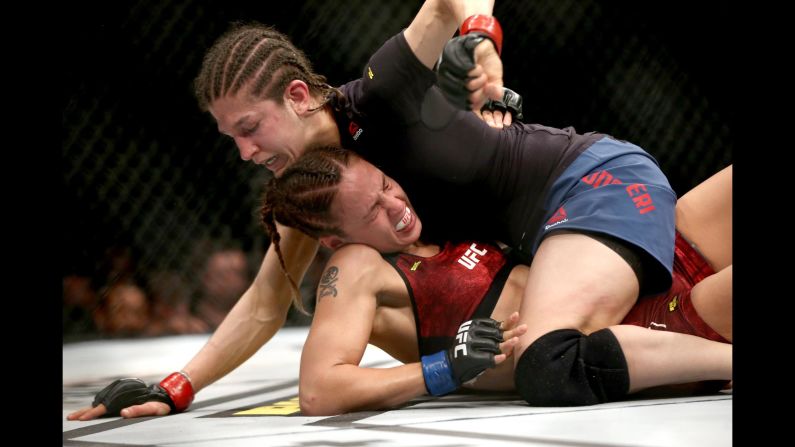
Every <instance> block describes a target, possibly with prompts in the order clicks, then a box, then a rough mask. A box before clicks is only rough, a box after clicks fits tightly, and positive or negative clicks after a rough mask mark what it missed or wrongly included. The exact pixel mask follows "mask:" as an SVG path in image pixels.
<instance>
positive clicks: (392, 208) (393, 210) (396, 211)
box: [384, 194, 406, 219]
mask: <svg viewBox="0 0 795 447" xmlns="http://www.w3.org/2000/svg"><path fill="white" fill-rule="evenodd" d="M384 208H385V209H386V210H387V214H388V215H389V218H390V219H398V218H400V217H403V214H404V213H405V212H406V202H404V201H403V200H401V199H399V198H397V197H394V196H390V195H388V194H385V195H384Z"/></svg>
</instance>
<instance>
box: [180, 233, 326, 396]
mask: <svg viewBox="0 0 795 447" xmlns="http://www.w3.org/2000/svg"><path fill="white" fill-rule="evenodd" d="M279 233H281V235H282V242H281V249H282V252H283V253H284V261H285V264H286V266H287V269H288V271H289V273H290V275H291V276H292V278H293V279H294V280H295V281H296V283H298V284H300V283H301V279H302V278H303V277H304V274H305V273H306V270H307V269H308V268H309V265H310V263H311V262H312V259H314V257H315V254H316V253H317V248H318V243H317V241H315V240H314V239H312V238H310V237H308V236H306V235H304V234H303V233H300V232H298V231H297V230H293V229H287V228H285V227H281V226H279ZM293 293H294V292H293V290H292V288H291V286H290V283H289V282H288V281H287V278H286V277H285V276H284V273H283V272H282V271H281V267H280V266H279V260H278V257H277V255H276V253H275V250H274V248H273V247H270V248H269V249H268V252H267V254H266V255H265V259H264V260H263V262H262V266H261V267H260V270H259V272H258V273H257V277H256V278H255V279H254V282H253V283H252V285H251V287H249V289H248V290H246V292H245V293H244V294H243V296H242V297H241V298H240V300H238V302H237V303H236V304H235V306H234V307H233V308H232V310H231V311H230V312H229V314H228V315H227V316H226V318H224V321H223V322H222V323H221V325H220V326H218V329H216V331H215V333H214V334H213V335H212V337H210V340H209V341H208V342H207V344H206V345H205V346H204V347H203V348H202V349H201V351H199V353H198V354H196V356H195V357H194V358H193V359H191V361H190V362H189V363H188V364H187V365H186V366H185V368H183V371H185V372H186V373H188V375H190V377H191V381H192V385H193V389H194V391H195V392H198V391H199V390H200V389H202V388H204V387H206V386H207V385H210V384H211V383H213V382H215V381H216V380H218V379H220V378H221V377H223V376H224V375H226V374H228V373H229V372H230V371H232V370H233V369H235V368H237V367H238V366H240V365H241V364H242V363H243V362H245V361H246V360H247V359H248V358H250V357H251V356H252V355H254V353H255V352H257V350H258V349H259V348H261V347H262V345H263V344H265V343H266V342H267V341H268V340H270V339H271V337H273V335H274V334H275V333H276V331H278V330H279V328H281V327H282V326H283V325H284V321H285V319H286V318H287V312H288V311H289V310H290V304H291V302H292V301H291V297H292V296H293Z"/></svg>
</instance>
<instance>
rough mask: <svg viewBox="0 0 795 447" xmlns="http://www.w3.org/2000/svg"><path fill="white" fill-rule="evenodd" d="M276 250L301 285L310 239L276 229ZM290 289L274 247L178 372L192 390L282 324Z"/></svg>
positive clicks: (139, 409) (156, 409)
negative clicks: (278, 240) (278, 247)
mask: <svg viewBox="0 0 795 447" xmlns="http://www.w3.org/2000/svg"><path fill="white" fill-rule="evenodd" d="M278 229H279V234H281V235H282V239H281V249H282V253H283V254H284V261H285V264H286V265H287V268H288V271H289V272H290V275H291V276H292V277H293V279H295V280H296V282H297V283H300V281H301V279H302V278H303V276H304V273H305V272H306V270H307V268H309V264H310V263H311V262H312V259H313V258H314V256H315V254H316V253H317V248H318V243H317V241H316V240H315V239H312V238H310V237H309V236H306V235H304V234H303V233H301V232H300V231H298V230H294V229H292V228H287V227H283V226H279V228H278ZM292 293H293V292H292V288H291V287H290V283H289V281H288V280H287V278H286V277H285V276H284V274H283V273H282V271H281V268H280V266H279V259H278V257H277V255H276V251H275V250H274V248H273V246H271V247H269V248H268V252H267V253H266V255H265V259H264V260H263V262H262V266H261V267H260V269H259V272H258V273H257V277H256V278H255V279H254V282H253V283H252V284H251V286H250V287H249V288H248V290H246V292H245V293H244V294H243V296H242V297H241V298H240V299H239V300H238V302H237V303H236V304H235V306H234V307H233V308H232V310H231V311H230V312H229V314H228V315H227V316H226V318H224V321H223V322H222V323H221V325H220V326H218V329H217V330H216V331H215V333H214V334H213V335H212V337H210V340H209V341H207V344H206V345H204V347H203V348H202V349H201V350H200V351H199V352H198V353H197V354H196V356H194V357H193V359H191V361H190V362H188V364H187V365H186V366H185V367H184V368H183V369H182V371H184V372H186V373H187V374H188V375H189V376H190V378H191V384H192V386H193V390H194V392H198V391H199V390H201V389H202V388H204V387H206V386H208V385H210V384H211V383H213V382H215V381H216V380H218V379H220V378H221V377H223V376H225V375H226V374H227V373H229V372H230V371H232V370H234V369H235V368H237V367H238V366H240V365H241V364H242V363H243V362H245V361H246V360H248V358H249V357H251V356H252V355H253V354H254V353H255V352H257V350H259V348H261V347H262V345H264V344H265V343H266V342H267V341H268V340H270V339H271V337H273V335H274V334H275V333H276V331H277V330H279V328H281V327H282V326H283V325H284V321H285V319H286V317H287V311H288V310H289V309H290V304H291V296H292ZM168 413H169V407H168V405H166V404H164V403H162V402H147V403H145V404H142V405H133V406H131V407H127V408H126V409H124V410H122V416H124V417H139V416H152V415H164V414H168ZM103 414H105V408H104V405H102V404H100V405H98V406H97V407H94V408H85V409H82V410H78V411H76V412H74V413H72V414H70V415H69V416H68V419H70V420H75V419H80V420H90V419H94V418H96V417H99V416H102V415H103Z"/></svg>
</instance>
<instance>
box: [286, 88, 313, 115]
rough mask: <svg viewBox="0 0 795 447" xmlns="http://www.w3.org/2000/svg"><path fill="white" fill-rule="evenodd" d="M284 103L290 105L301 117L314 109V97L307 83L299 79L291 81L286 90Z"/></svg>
mask: <svg viewBox="0 0 795 447" xmlns="http://www.w3.org/2000/svg"><path fill="white" fill-rule="evenodd" d="M284 103H285V104H289V105H290V106H291V107H292V108H293V110H295V113H296V114H298V115H299V116H300V115H303V114H304V113H306V111H307V110H309V109H310V108H312V95H311V94H310V92H309V86H308V85H306V82H304V81H300V80H298V79H293V80H292V81H290V83H289V84H287V87H286V88H285V89H284Z"/></svg>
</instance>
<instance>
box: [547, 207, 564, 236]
mask: <svg viewBox="0 0 795 447" xmlns="http://www.w3.org/2000/svg"><path fill="white" fill-rule="evenodd" d="M568 221H569V217H568V214H566V210H565V209H563V207H562V206H561V207H560V208H558V210H557V211H555V214H554V215H552V217H550V218H549V220H548V221H547V224H546V226H544V230H549V229H550V228H552V227H554V226H555V225H558V224H562V223H564V222H568Z"/></svg>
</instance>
